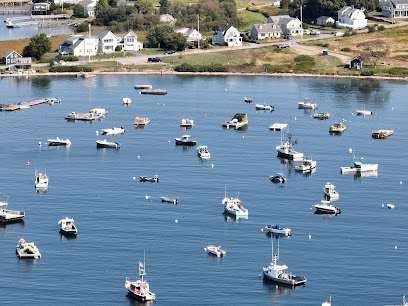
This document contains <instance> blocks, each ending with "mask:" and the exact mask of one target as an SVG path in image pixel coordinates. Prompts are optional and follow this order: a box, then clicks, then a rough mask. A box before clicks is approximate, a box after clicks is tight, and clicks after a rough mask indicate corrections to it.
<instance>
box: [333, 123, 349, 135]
mask: <svg viewBox="0 0 408 306" xmlns="http://www.w3.org/2000/svg"><path fill="white" fill-rule="evenodd" d="M346 129H347V128H346V127H345V126H344V125H343V123H341V122H335V123H334V124H333V125H332V126H331V127H330V129H329V133H330V134H342V133H343V132H344V131H345V130H346Z"/></svg>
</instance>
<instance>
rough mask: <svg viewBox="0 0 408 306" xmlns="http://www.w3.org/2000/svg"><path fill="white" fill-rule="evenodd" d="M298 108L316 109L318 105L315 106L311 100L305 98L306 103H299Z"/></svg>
mask: <svg viewBox="0 0 408 306" xmlns="http://www.w3.org/2000/svg"><path fill="white" fill-rule="evenodd" d="M298 108H301V109H316V108H317V104H313V103H311V102H310V100H309V99H307V98H305V101H303V102H298Z"/></svg>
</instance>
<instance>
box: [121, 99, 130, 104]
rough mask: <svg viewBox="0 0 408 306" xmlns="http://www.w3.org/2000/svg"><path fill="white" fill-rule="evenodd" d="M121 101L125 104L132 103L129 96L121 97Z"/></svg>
mask: <svg viewBox="0 0 408 306" xmlns="http://www.w3.org/2000/svg"><path fill="white" fill-rule="evenodd" d="M122 101H123V104H125V105H130V104H132V99H131V98H123V99H122Z"/></svg>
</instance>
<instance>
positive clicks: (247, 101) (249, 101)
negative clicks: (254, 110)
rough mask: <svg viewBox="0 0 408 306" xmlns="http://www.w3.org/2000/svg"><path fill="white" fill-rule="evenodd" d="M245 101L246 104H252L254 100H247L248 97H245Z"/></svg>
mask: <svg viewBox="0 0 408 306" xmlns="http://www.w3.org/2000/svg"><path fill="white" fill-rule="evenodd" d="M244 101H245V102H246V103H252V98H247V97H245V98H244Z"/></svg>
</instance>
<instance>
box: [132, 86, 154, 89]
mask: <svg viewBox="0 0 408 306" xmlns="http://www.w3.org/2000/svg"><path fill="white" fill-rule="evenodd" d="M135 89H152V85H135Z"/></svg>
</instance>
